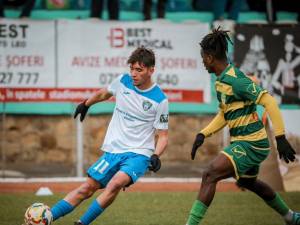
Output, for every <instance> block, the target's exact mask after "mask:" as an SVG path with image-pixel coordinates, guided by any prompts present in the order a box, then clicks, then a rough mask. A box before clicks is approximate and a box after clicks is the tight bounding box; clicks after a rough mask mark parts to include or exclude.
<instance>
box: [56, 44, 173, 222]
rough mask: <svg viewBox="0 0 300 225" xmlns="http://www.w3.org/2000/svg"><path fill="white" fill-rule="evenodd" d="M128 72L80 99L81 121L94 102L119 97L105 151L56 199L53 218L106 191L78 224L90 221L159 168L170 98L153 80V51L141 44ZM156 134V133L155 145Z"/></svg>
mask: <svg viewBox="0 0 300 225" xmlns="http://www.w3.org/2000/svg"><path fill="white" fill-rule="evenodd" d="M127 62H128V64H129V65H130V74H127V73H125V74H122V75H120V76H119V77H118V78H117V79H115V80H114V81H113V82H112V83H111V84H110V85H109V86H108V87H107V88H102V89H100V90H99V91H98V92H97V93H96V94H95V95H94V96H92V97H91V98H89V99H87V100H85V101H84V102H82V103H81V104H79V105H78V106H77V108H76V111H75V115H74V118H76V116H78V115H79V114H80V120H81V121H83V120H84V118H85V115H86V113H87V111H88V109H89V107H90V106H92V105H93V104H95V103H98V102H102V101H105V100H107V99H109V98H110V97H112V96H115V99H116V106H115V109H114V112H113V115H112V119H111V121H110V124H109V126H108V130H107V133H106V136H105V139H104V143H103V145H102V147H101V150H102V151H104V154H103V155H102V156H101V157H100V158H99V160H98V161H97V162H95V163H94V164H93V165H92V166H91V167H90V168H89V169H88V171H87V174H88V178H87V179H86V181H85V182H84V183H83V184H82V185H80V186H79V187H78V188H76V189H75V190H73V191H71V192H70V193H68V194H67V196H65V198H64V199H62V200H61V201H59V202H58V203H56V204H55V205H54V206H53V207H52V208H51V212H52V215H53V220H54V221H55V220H57V219H58V218H60V217H62V216H64V215H66V214H68V213H70V212H71V211H72V210H73V209H74V208H75V207H76V206H78V205H79V204H80V203H81V202H82V201H83V200H85V199H87V198H89V197H91V196H92V195H93V194H94V193H95V191H97V190H98V189H103V192H102V193H101V194H100V195H99V196H98V197H97V198H96V199H95V200H94V202H93V203H92V204H91V205H90V207H89V209H88V210H87V211H86V212H85V214H84V215H82V216H81V218H80V219H79V220H78V221H77V222H75V223H74V224H75V225H88V224H90V223H91V222H92V221H93V220H95V219H96V218H97V217H98V216H99V215H100V214H101V213H102V212H103V211H104V210H105V209H106V208H107V207H108V206H109V205H110V204H111V203H112V202H113V201H114V199H115V198H116V197H117V195H118V193H119V191H120V190H121V189H122V188H124V187H127V186H129V185H131V184H133V183H135V182H136V181H137V180H138V178H139V177H141V176H143V175H144V174H145V172H146V171H147V170H148V168H149V169H150V170H152V171H154V172H157V171H158V170H159V169H160V166H161V162H160V159H159V157H160V156H161V154H162V153H163V152H164V150H165V149H166V147H167V143H168V117H169V112H168V100H167V98H166V96H165V94H164V93H163V91H162V90H161V89H160V87H159V86H158V85H157V84H155V83H153V81H152V80H151V76H152V74H153V73H154V66H155V55H154V53H153V51H152V50H150V49H147V48H144V47H140V48H137V49H136V50H135V51H134V52H133V53H132V54H131V56H130V57H129V59H128V61H127ZM155 134H156V135H157V136H158V139H157V142H156V145H155Z"/></svg>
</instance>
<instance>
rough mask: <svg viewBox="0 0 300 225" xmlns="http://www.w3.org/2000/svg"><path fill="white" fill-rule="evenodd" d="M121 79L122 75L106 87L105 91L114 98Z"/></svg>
mask: <svg viewBox="0 0 300 225" xmlns="http://www.w3.org/2000/svg"><path fill="white" fill-rule="evenodd" d="M122 77H123V74H121V75H120V76H118V77H117V78H115V79H114V80H113V81H112V82H111V83H110V84H109V85H108V87H107V90H108V92H109V93H111V94H112V95H113V96H116V93H117V91H118V89H119V87H120V84H121V79H122Z"/></svg>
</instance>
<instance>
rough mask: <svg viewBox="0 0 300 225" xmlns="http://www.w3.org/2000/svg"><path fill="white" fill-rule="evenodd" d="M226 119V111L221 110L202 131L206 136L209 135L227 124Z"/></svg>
mask: <svg viewBox="0 0 300 225" xmlns="http://www.w3.org/2000/svg"><path fill="white" fill-rule="evenodd" d="M226 124H227V123H226V120H225V119H224V112H223V110H220V111H219V112H218V114H217V115H216V116H215V117H214V118H213V120H212V121H211V122H210V123H209V124H208V125H207V126H206V127H205V128H204V129H203V130H201V131H200V133H201V134H203V135H204V137H209V136H211V135H213V134H214V133H217V132H218V131H219V130H221V129H223V128H224V127H225V126H226Z"/></svg>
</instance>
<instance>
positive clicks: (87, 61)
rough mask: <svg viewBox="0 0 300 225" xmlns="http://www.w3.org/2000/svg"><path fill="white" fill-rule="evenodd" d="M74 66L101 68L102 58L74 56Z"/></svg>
mask: <svg viewBox="0 0 300 225" xmlns="http://www.w3.org/2000/svg"><path fill="white" fill-rule="evenodd" d="M71 65H72V66H74V67H75V66H76V67H91V68H93V67H101V62H100V57H99V56H85V57H80V56H74V58H73V59H72V63H71Z"/></svg>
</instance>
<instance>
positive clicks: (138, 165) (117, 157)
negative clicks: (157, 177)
mask: <svg viewBox="0 0 300 225" xmlns="http://www.w3.org/2000/svg"><path fill="white" fill-rule="evenodd" d="M149 163H150V158H149V157H147V156H144V155H140V154H136V153H132V152H126V153H117V154H115V153H109V152H105V153H104V154H103V155H102V156H101V157H100V158H99V159H98V160H97V162H96V163H94V164H93V165H92V166H91V167H90V168H89V169H88V171H87V174H88V175H89V176H90V177H91V178H93V179H94V180H96V181H97V182H99V183H100V185H101V188H104V187H106V185H107V184H108V182H109V181H110V180H111V178H112V177H113V176H114V175H115V174H116V173H117V172H119V171H122V172H124V173H126V174H127V175H128V176H129V177H130V178H131V183H130V184H133V183H135V182H136V181H137V180H138V179H139V178H140V177H141V176H143V175H144V174H145V173H146V171H147V170H148V167H149ZM130 184H129V185H130Z"/></svg>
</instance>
